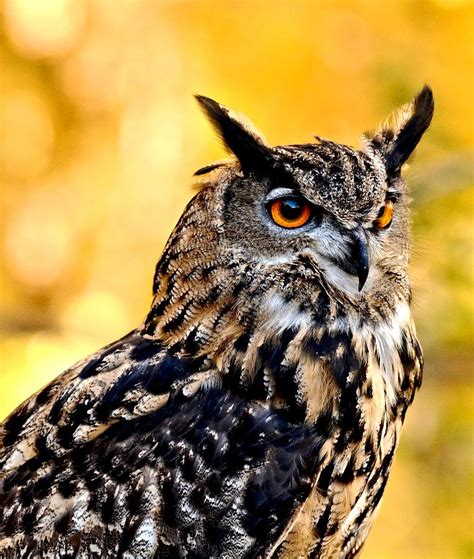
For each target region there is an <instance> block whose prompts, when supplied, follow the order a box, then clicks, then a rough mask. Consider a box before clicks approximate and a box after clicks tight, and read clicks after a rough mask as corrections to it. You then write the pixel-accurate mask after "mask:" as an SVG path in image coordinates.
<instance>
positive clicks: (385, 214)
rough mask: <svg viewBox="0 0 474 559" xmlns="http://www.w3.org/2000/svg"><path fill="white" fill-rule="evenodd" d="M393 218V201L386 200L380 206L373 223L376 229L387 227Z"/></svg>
mask: <svg viewBox="0 0 474 559" xmlns="http://www.w3.org/2000/svg"><path fill="white" fill-rule="evenodd" d="M392 219H393V202H392V201H391V200H386V202H385V204H384V205H383V206H382V207H381V208H380V210H379V213H378V215H377V219H376V220H375V222H374V224H375V227H377V229H387V227H389V226H390V224H391V223H392Z"/></svg>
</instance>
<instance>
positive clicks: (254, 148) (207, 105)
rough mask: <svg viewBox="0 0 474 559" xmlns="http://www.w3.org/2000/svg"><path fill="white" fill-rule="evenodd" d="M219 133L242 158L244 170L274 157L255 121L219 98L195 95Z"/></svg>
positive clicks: (252, 168)
mask: <svg viewBox="0 0 474 559" xmlns="http://www.w3.org/2000/svg"><path fill="white" fill-rule="evenodd" d="M195 98H196V101H197V102H198V103H199V105H200V107H201V109H202V110H203V111H204V113H205V114H206V116H207V117H208V119H209V120H210V122H211V124H212V126H213V127H214V129H215V131H216V132H217V134H218V135H219V136H220V138H221V139H222V141H223V143H224V147H225V148H227V149H228V150H230V151H231V152H232V153H233V154H234V155H235V156H236V157H237V159H238V160H239V162H240V165H241V167H242V170H243V171H256V170H258V169H259V168H260V167H262V166H263V165H265V164H266V163H268V162H269V160H270V159H271V147H270V146H269V145H268V144H267V142H266V140H265V139H264V137H263V136H262V135H261V134H260V133H259V132H258V131H257V130H256V129H255V127H254V126H253V124H252V123H251V122H250V121H249V120H248V119H247V118H246V117H244V116H240V115H237V114H236V113H234V111H232V110H231V109H228V108H227V107H224V106H223V105H221V104H220V103H217V101H214V100H213V99H210V98H209V97H204V96H203V95H195Z"/></svg>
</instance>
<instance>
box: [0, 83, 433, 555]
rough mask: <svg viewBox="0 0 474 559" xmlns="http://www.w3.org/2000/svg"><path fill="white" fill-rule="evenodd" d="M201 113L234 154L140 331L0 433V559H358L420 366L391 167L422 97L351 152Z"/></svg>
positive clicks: (186, 233)
mask: <svg viewBox="0 0 474 559" xmlns="http://www.w3.org/2000/svg"><path fill="white" fill-rule="evenodd" d="M197 101H198V103H199V104H200V106H201V107H202V109H203V110H204V112H205V114H206V115H207V117H208V118H209V120H210V121H211V123H212V125H213V126H214V128H215V129H216V131H217V133H218V134H219V135H220V137H221V138H222V141H223V142H224V144H225V147H226V148H227V149H228V150H229V151H230V152H231V154H232V157H231V158H230V159H229V160H228V161H225V162H220V163H215V164H213V165H208V166H207V167H204V168H202V169H200V170H199V171H197V173H196V175H197V176H198V177H199V181H200V189H199V191H198V193H197V194H196V195H195V196H194V198H193V199H192V200H191V201H190V202H189V204H188V206H187V207H186V209H185V210H184V213H183V214H182V216H181V218H180V220H179V222H178V224H177V226H176V227H175V229H174V231H173V233H172V234H171V237H170V239H169V241H168V243H167V245H166V247H165V249H164V252H163V255H162V256H161V259H160V260H159V262H158V265H157V268H156V273H155V276H154V282H153V302H152V305H151V310H150V311H149V313H148V315H147V317H146V319H145V320H144V322H143V323H142V324H141V325H140V326H139V327H138V328H136V329H135V330H133V331H131V332H130V333H128V334H127V335H125V336H124V337H123V338H121V339H120V340H118V341H116V342H113V343H111V344H110V345H108V346H106V347H105V348H103V349H101V350H99V351H98V352H96V353H95V354H93V355H91V356H90V357H88V358H86V359H85V360H83V361H81V362H79V363H77V364H76V365H74V366H73V367H72V368H70V369H69V370H67V371H65V372H64V373H63V374H61V375H60V376H59V377H58V378H56V379H55V380H53V381H52V382H51V383H50V384H49V385H47V386H46V387H45V388H43V389H42V390H40V391H39V392H37V393H36V394H34V395H33V396H31V397H30V398H29V399H28V400H27V401H26V402H24V403H23V404H22V405H21V406H20V407H19V408H18V409H16V410H15V411H14V412H13V413H12V414H11V415H10V416H9V417H8V418H7V419H6V420H5V422H4V423H3V424H2V426H1V429H0V472H1V473H0V502H1V511H0V557H54V558H56V557H87V558H89V557H97V558H99V557H126V558H152V557H158V558H160V559H161V558H167V557H169V558H180V557H186V558H222V559H231V558H235V559H238V558H252V557H253V558H299V557H301V558H306V557H308V558H309V557H311V558H329V557H331V558H332V557H338V558H344V559H349V558H352V557H356V556H358V555H359V553H360V550H361V548H362V545H363V543H364V541H365V539H366V537H367V535H368V532H369V530H370V527H371V525H372V522H373V519H374V514H375V512H376V510H377V509H378V507H379V504H380V500H381V497H382V494H383V492H384V488H385V485H386V483H387V479H388V475H389V471H390V467H391V464H392V462H393V458H394V454H395V451H396V448H397V444H398V441H399V437H400V429H401V427H402V424H403V421H404V418H405V414H406V411H407V409H408V407H409V406H410V404H411V402H412V401H413V397H414V395H415V392H416V390H417V389H418V387H419V386H420V384H421V378H422V366H423V358H422V352H421V349H420V345H419V343H418V341H417V338H416V332H415V326H414V324H413V321H412V318H411V315H410V300H411V291H410V282H409V279H408V275H407V266H408V261H409V256H410V244H409V231H408V229H409V194H408V192H407V186H406V184H405V182H404V180H403V178H402V176H401V171H402V167H403V165H404V164H405V162H406V161H407V159H408V157H409V156H410V154H411V153H412V152H413V150H414V149H415V147H416V145H417V144H418V142H419V141H420V139H421V137H422V135H423V133H424V132H425V131H426V129H427V128H428V126H429V124H430V122H431V118H432V115H433V107H434V103H433V96H432V92H431V90H430V88H429V87H427V86H425V87H424V89H423V90H422V91H421V92H420V93H419V94H418V95H417V96H416V97H415V99H414V100H413V101H412V103H410V104H408V105H407V106H406V107H404V108H403V109H402V110H401V111H400V112H399V113H398V114H397V116H396V118H394V119H392V120H391V121H388V122H387V123H386V124H385V125H383V126H382V127H381V128H380V129H379V130H378V131H376V132H373V133H367V134H366V135H365V136H364V138H363V146H362V148H361V149H360V150H357V149H353V148H351V147H348V146H345V145H341V144H338V143H334V142H332V141H329V140H326V139H323V138H320V137H316V141H315V142H313V143H308V144H298V145H285V146H277V147H272V146H270V145H269V144H268V143H267V142H266V140H265V139H264V137H263V136H262V135H261V134H260V133H259V132H257V131H256V129H255V128H254V127H253V126H252V125H251V124H250V123H249V122H248V121H247V120H246V119H245V118H244V117H241V116H239V115H237V114H236V113H234V112H232V111H231V110H229V109H227V108H225V107H224V106H222V105H220V104H219V103H217V102H215V101H213V100H212V99H209V98H207V97H202V96H198V97H197Z"/></svg>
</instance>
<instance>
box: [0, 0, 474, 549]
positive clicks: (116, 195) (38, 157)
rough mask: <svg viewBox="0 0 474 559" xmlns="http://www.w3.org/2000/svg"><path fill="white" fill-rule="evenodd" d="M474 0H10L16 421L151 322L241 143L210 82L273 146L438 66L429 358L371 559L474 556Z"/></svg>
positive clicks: (421, 224) (379, 100)
mask: <svg viewBox="0 0 474 559" xmlns="http://www.w3.org/2000/svg"><path fill="white" fill-rule="evenodd" d="M473 11H474V3H473V2H469V1H462V0H436V1H435V0H431V1H428V0H426V1H398V2H396V1H382V0H380V1H377V0H372V1H352V2H344V1H330V0H327V1H298V0H286V1H275V0H274V1H271V2H270V1H257V0H255V1H250V0H248V1H241V2H235V1H217V0H216V1H207V2H202V1H195V2H191V1H188V2H186V1H162V0H161V1H160V0H155V1H151V0H150V1H146V0H137V1H134V0H115V1H114V0H89V1H87V0H4V1H3V2H2V3H1V4H0V17H1V30H0V33H1V35H0V62H1V100H0V113H1V137H0V161H1V180H2V214H3V215H2V225H3V227H2V254H1V265H2V269H1V282H2V284H1V295H2V296H1V307H0V313H1V322H2V327H1V335H2V338H1V342H0V344H1V345H0V357H1V372H0V387H1V388H0V417H4V416H6V415H7V414H8V413H9V412H10V411H11V410H12V409H13V408H14V407H15V406H16V405H18V404H19V403H20V402H21V401H22V400H23V399H24V398H26V397H27V396H29V395H30V393H32V392H33V391H34V390H36V389H38V388H39V387H41V386H42V385H44V384H45V383H46V382H48V381H49V380H50V379H52V378H53V377H54V376H55V375H57V374H58V373H60V372H61V371H62V370H63V369H64V368H66V367H67V366H69V365H70V364H72V363H73V362H74V361H75V360H77V359H79V358H81V357H83V356H84V355H86V354H87V353H89V352H92V351H94V350H95V349H97V348H98V347H100V346H101V345H104V344H105V343H107V342H109V341H111V340H113V339H114V338H116V337H118V336H121V335H122V334H124V333H125V332H126V331H128V330H130V329H132V328H133V327H135V326H136V325H137V324H138V323H139V322H140V321H141V320H142V318H143V317H144V316H145V313H146V311H147V307H148V305H149V303H150V294H151V281H152V275H153V271H154V265H155V262H156V260H157V259H158V257H159V255H160V252H161V250H162V247H163V244H164V243H165V241H166V239H167V236H168V235H169V233H170V232H171V230H172V228H173V226H174V224H175V222H176V220H177V219H178V217H179V215H180V213H181V211H182V210H183V208H184V206H185V204H186V202H187V201H188V200H189V198H190V197H191V195H192V189H191V182H192V181H191V175H192V173H193V171H194V170H195V169H197V168H198V167H200V166H202V165H204V164H207V163H210V162H212V161H214V160H216V159H219V158H221V157H222V150H221V147H220V146H219V144H218V142H217V141H216V140H215V138H214V137H213V134H212V132H211V131H210V129H209V126H208V124H207V123H206V122H205V120H204V118H203V117H202V116H201V115H200V114H199V111H198V110H197V107H196V104H195V102H194V100H193V99H192V94H193V93H202V94H205V95H209V96H211V97H214V98H216V99H217V100H219V101H221V102H223V103H225V104H227V105H229V106H231V107H233V108H235V109H236V110H239V111H242V112H244V113H246V114H247V115H249V116H250V117H251V118H252V120H253V121H254V122H255V123H256V125H257V126H258V127H259V128H261V129H262V130H263V131H264V133H265V134H266V136H267V138H268V139H269V141H270V142H271V143H274V144H282V143H298V142H307V141H310V139H311V134H313V133H317V134H319V135H321V136H324V137H329V138H331V139H334V140H336V141H339V142H346V143H350V144H353V145H354V144H355V145H357V144H358V139H359V137H360V134H361V132H362V131H364V130H366V129H368V128H374V127H375V126H376V125H377V124H378V122H379V121H380V120H381V119H383V118H384V117H385V116H387V115H388V114H389V112H390V111H392V110H393V109H394V108H396V107H397V106H398V105H400V104H402V103H404V102H406V101H408V100H410V99H411V97H412V96H413V95H414V94H415V93H416V92H417V91H418V90H419V89H420V88H421V86H422V85H423V84H424V83H425V82H427V83H429V84H430V85H431V86H432V87H433V90H434V93H435V100H436V111H435V118H434V122H433V125H432V128H431V129H430V130H429V132H428V133H427V135H426V137H425V138H424V139H423V141H422V143H421V145H420V147H419V149H418V155H417V157H416V159H415V161H414V162H413V163H412V165H411V168H410V170H409V173H408V174H409V180H410V183H411V186H412V188H413V198H414V241H415V243H414V246H415V248H414V254H413V265H412V277H413V283H414V288H415V303H414V307H415V308H414V311H415V313H416V316H417V324H418V329H419V334H420V338H421V340H422V343H423V346H424V349H425V354H426V370H425V381H424V386H423V388H422V390H421V392H420V393H419V395H418V397H417V399H416V401H415V404H414V406H413V408H412V410H410V411H411V412H410V413H409V414H408V420H407V425H406V428H405V431H404V437H403V438H402V444H401V448H400V451H399V453H398V457H397V459H396V463H395V466H394V470H393V474H392V477H391V479H390V482H389V484H388V489H387V492H386V496H385V498H384V502H383V506H382V511H381V514H380V518H379V519H378V521H377V523H376V525H375V528H374V530H373V533H372V535H371V537H370V538H369V542H368V544H367V547H366V550H365V554H364V557H366V558H368V559H392V558H393V559H395V558H397V559H398V558H408V559H415V558H417V559H418V558H423V559H425V558H426V559H436V558H443V559H449V558H455V557H456V558H457V557H463V558H464V557H465V558H469V557H473V555H474V546H473V541H472V534H473V532H474V526H473V522H474V521H473V511H472V500H473V497H474V495H473V486H474V475H473V454H474V449H473V430H472V419H473V416H472V409H473V403H474V398H473V393H474V392H473V383H472V380H473V376H472V373H473V358H474V349H473V314H474V313H473V307H474V292H473V275H474V274H473V270H474V263H473V244H474V243H473V215H474V214H473V200H474V196H473V193H474V191H473V182H474V181H473V177H472V148H473V128H474V115H473V110H472V104H473V94H474V88H473V74H472V72H473V65H472V54H473V52H472V38H471V37H472V34H473V31H474V21H473Z"/></svg>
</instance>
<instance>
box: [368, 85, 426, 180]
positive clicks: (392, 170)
mask: <svg viewBox="0 0 474 559" xmlns="http://www.w3.org/2000/svg"><path fill="white" fill-rule="evenodd" d="M433 111H434V99H433V92H432V91H431V89H430V88H429V87H428V86H427V85H425V86H424V88H423V89H422V90H421V91H420V93H419V94H418V95H417V96H416V97H415V98H414V99H413V101H412V102H411V103H409V104H407V105H405V106H403V107H401V108H400V110H399V111H398V112H397V113H395V115H393V116H392V117H391V118H390V119H389V121H387V122H386V123H385V124H384V125H383V126H382V127H381V129H380V130H379V131H378V132H376V133H375V134H373V135H372V134H371V135H368V134H367V135H366V139H367V140H368V141H369V145H371V146H372V148H374V149H375V150H377V151H379V152H381V153H382V155H383V158H384V160H385V167H386V169H387V174H388V175H390V176H394V175H397V174H399V173H400V171H401V168H402V166H403V164H404V163H405V162H406V161H407V159H408V158H409V157H410V155H411V154H412V152H413V151H414V149H415V148H416V146H417V145H418V143H419V141H420V140H421V138H422V136H423V134H424V133H425V132H426V130H427V128H428V127H429V125H430V123H431V119H432V118H433Z"/></svg>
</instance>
